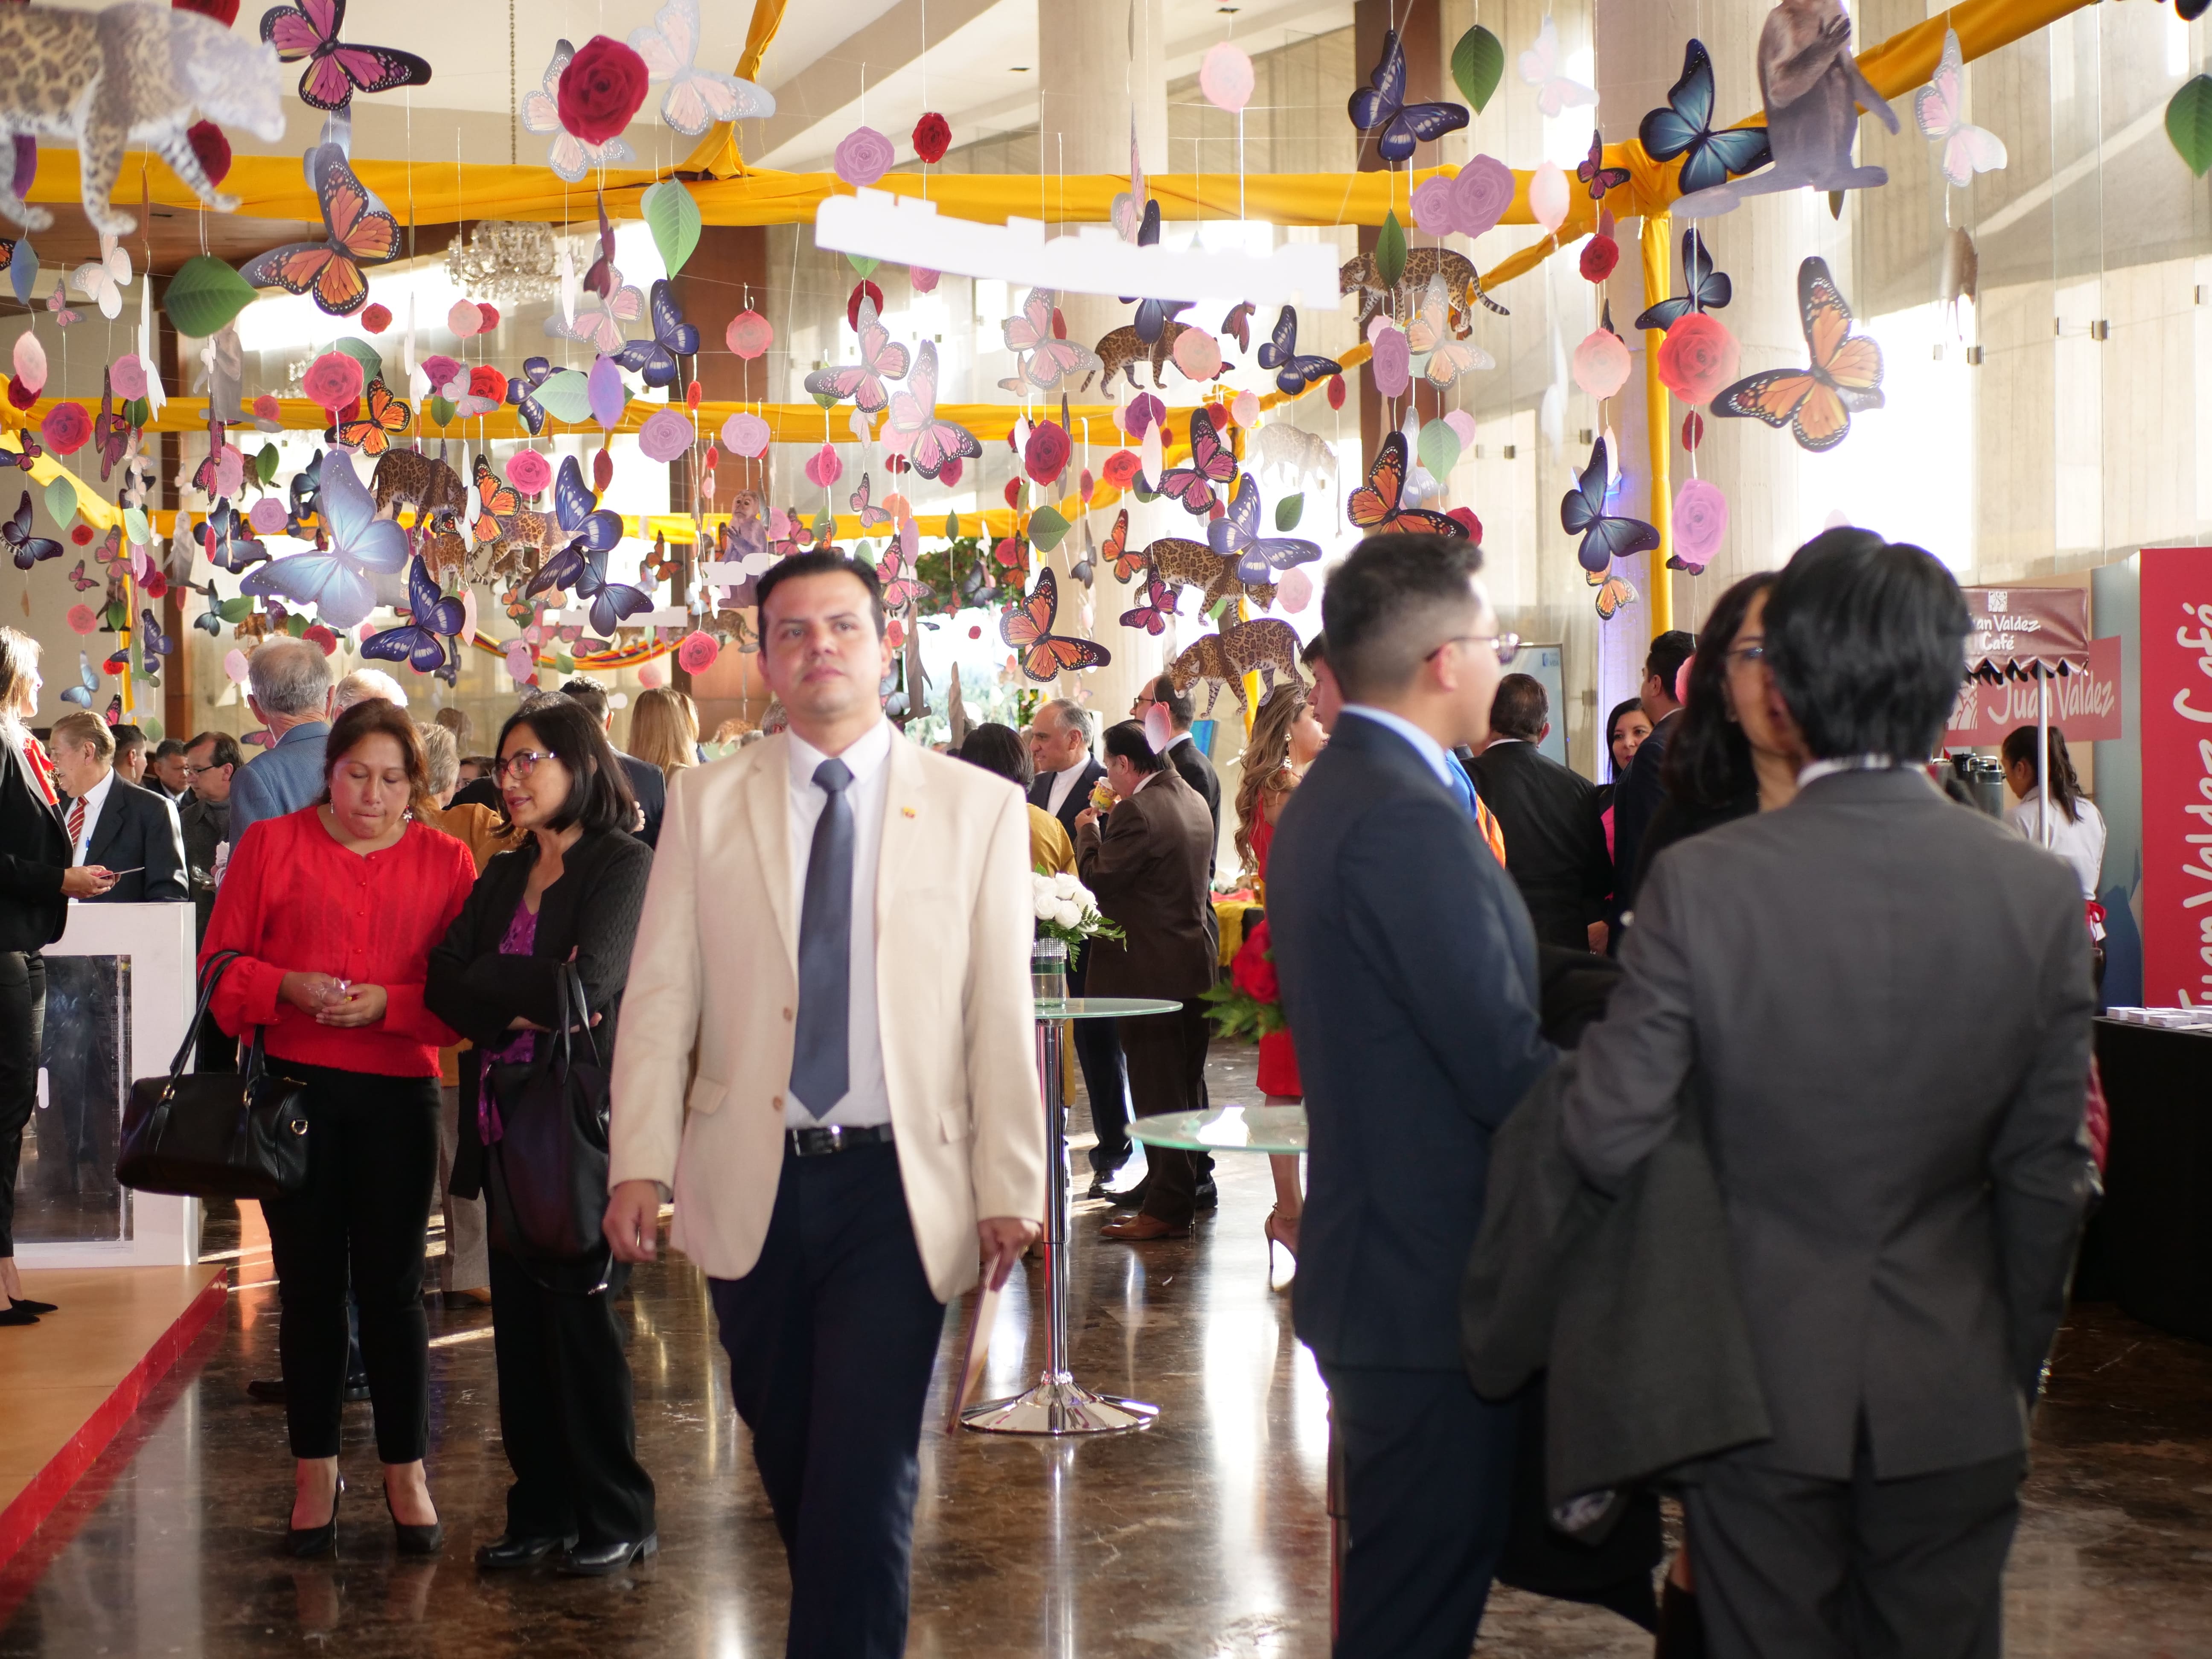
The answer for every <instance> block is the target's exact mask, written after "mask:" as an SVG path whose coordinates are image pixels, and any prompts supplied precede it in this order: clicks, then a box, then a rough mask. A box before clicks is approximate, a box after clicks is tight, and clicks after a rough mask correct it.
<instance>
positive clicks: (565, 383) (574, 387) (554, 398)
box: [538, 368, 592, 424]
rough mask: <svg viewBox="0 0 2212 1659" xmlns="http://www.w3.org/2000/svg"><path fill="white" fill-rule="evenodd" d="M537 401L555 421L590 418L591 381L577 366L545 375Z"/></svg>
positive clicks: (575, 420) (539, 387)
mask: <svg viewBox="0 0 2212 1659" xmlns="http://www.w3.org/2000/svg"><path fill="white" fill-rule="evenodd" d="M538 402H539V403H540V404H543V405H544V409H545V412H546V413H547V414H548V415H550V416H552V417H553V418H554V419H555V420H556V421H567V422H570V423H571V424H574V423H575V422H580V421H588V420H589V419H591V418H592V390H591V383H590V381H589V380H587V379H586V377H585V374H584V372H583V371H582V370H581V369H579V368H564V369H562V370H560V371H559V372H558V373H556V374H549V375H547V376H546V377H545V380H544V383H543V384H541V385H540V386H538Z"/></svg>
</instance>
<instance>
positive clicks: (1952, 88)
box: [1912, 29, 2007, 190]
mask: <svg viewBox="0 0 2212 1659" xmlns="http://www.w3.org/2000/svg"><path fill="white" fill-rule="evenodd" d="M1912 114H1913V118H1914V119H1916V120H1917V121H1918V122H1919V124H1920V136H1921V137H1923V138H1927V139H1930V140H1933V141H1934V142H1936V143H1940V144H1942V146H1943V163H1942V165H1943V177H1944V178H1945V179H1948V181H1949V182H1950V183H1951V184H1953V185H1956V186H1957V187H1958V188H1959V189H1960V190H1964V189H1965V188H1966V186H1967V185H1971V184H1972V183H1973V182H1974V175H1975V174H1976V173H1994V172H1996V170H1997V169H1998V168H1999V167H2002V166H2003V165H2004V164H2005V161H2006V160H2007V157H2006V155H2005V147H2004V140H2003V139H2002V138H2000V137H1997V136H1996V134H1995V133H1994V132H1991V131H1990V130H1989V129H1988V128H1987V127H1978V126H1976V125H1974V124H1973V123H1972V122H1971V121H1969V120H1968V119H1966V64H1964V63H1963V62H1961V61H1960V53H1959V32H1958V31H1957V30H1956V29H1945V30H1944V31H1943V59H1942V62H1941V63H1940V64H1937V65H1936V75H1935V78H1934V79H1932V80H1930V81H1929V83H1928V84H1927V85H1926V86H1924V87H1923V88H1921V89H1920V95H1919V96H1918V97H1917V98H1915V99H1914V100H1912Z"/></svg>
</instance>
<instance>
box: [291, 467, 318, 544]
mask: <svg viewBox="0 0 2212 1659" xmlns="http://www.w3.org/2000/svg"><path fill="white" fill-rule="evenodd" d="M285 493H286V494H287V495H289V496H290V497H291V501H292V506H291V510H290V512H289V513H287V514H286V515H285V519H284V533H285V534H286V535H288V536H289V537H291V538H294V539H295V540H297V541H303V542H317V543H319V542H320V541H321V539H322V534H323V532H322V529H321V527H320V526H319V525H318V526H316V527H315V528H313V529H312V530H311V529H309V528H308V527H307V520H309V519H312V518H314V517H315V516H316V514H317V513H319V512H320V511H321V505H320V504H321V501H322V498H323V452H322V451H321V450H317V451H316V452H315V453H314V454H313V456H312V457H311V458H310V459H308V462H307V465H305V466H303V467H301V469H300V470H299V471H297V472H295V473H294V474H293V475H292V477H291V480H290V482H289V483H287V484H286V486H285Z"/></svg>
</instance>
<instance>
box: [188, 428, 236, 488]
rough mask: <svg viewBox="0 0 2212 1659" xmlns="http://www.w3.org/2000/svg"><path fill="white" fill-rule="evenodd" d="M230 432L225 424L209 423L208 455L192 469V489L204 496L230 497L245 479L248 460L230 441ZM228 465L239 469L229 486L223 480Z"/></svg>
mask: <svg viewBox="0 0 2212 1659" xmlns="http://www.w3.org/2000/svg"><path fill="white" fill-rule="evenodd" d="M228 431H229V427H228V423H227V422H222V421H210V422H208V453H206V455H205V456H204V457H203V458H202V459H201V461H200V464H199V465H197V466H196V467H194V468H193V469H192V488H193V489H197V490H198V491H199V492H200V494H201V495H210V496H213V495H229V494H231V493H232V492H233V491H234V490H235V489H237V488H238V485H239V483H240V481H241V480H242V479H243V477H244V475H245V471H246V458H245V456H244V455H242V454H240V453H239V449H238V446H237V445H235V444H234V443H232V442H230V441H229V440H228V436H227V434H228ZM226 463H228V464H229V465H235V466H236V467H237V469H238V476H237V477H234V478H232V479H231V480H230V481H229V482H228V484H226V483H225V481H224V478H223V472H224V471H225V465H226Z"/></svg>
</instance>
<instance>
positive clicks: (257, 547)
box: [200, 499, 269, 575]
mask: <svg viewBox="0 0 2212 1659" xmlns="http://www.w3.org/2000/svg"><path fill="white" fill-rule="evenodd" d="M200 545H201V547H202V548H204V550H206V552H207V556H208V562H209V563H210V564H212V565H214V566H215V567H216V568H218V569H221V570H228V571H229V572H230V574H232V575H236V574H239V572H240V571H242V570H244V569H246V568H247V567H248V566H250V565H256V564H260V563H263V562H265V561H266V560H267V559H268V558H269V548H268V545H267V544H265V543H264V542H263V541H262V540H261V538H259V537H258V536H256V535H255V534H254V533H253V531H252V526H249V525H248V524H247V523H246V515H245V514H244V513H240V511H238V509H237V508H236V507H233V506H232V505H231V504H230V502H229V501H228V499H218V500H217V501H216V504H215V505H214V506H213V507H210V509H209V510H208V516H207V522H206V523H205V524H204V525H203V526H200Z"/></svg>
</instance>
